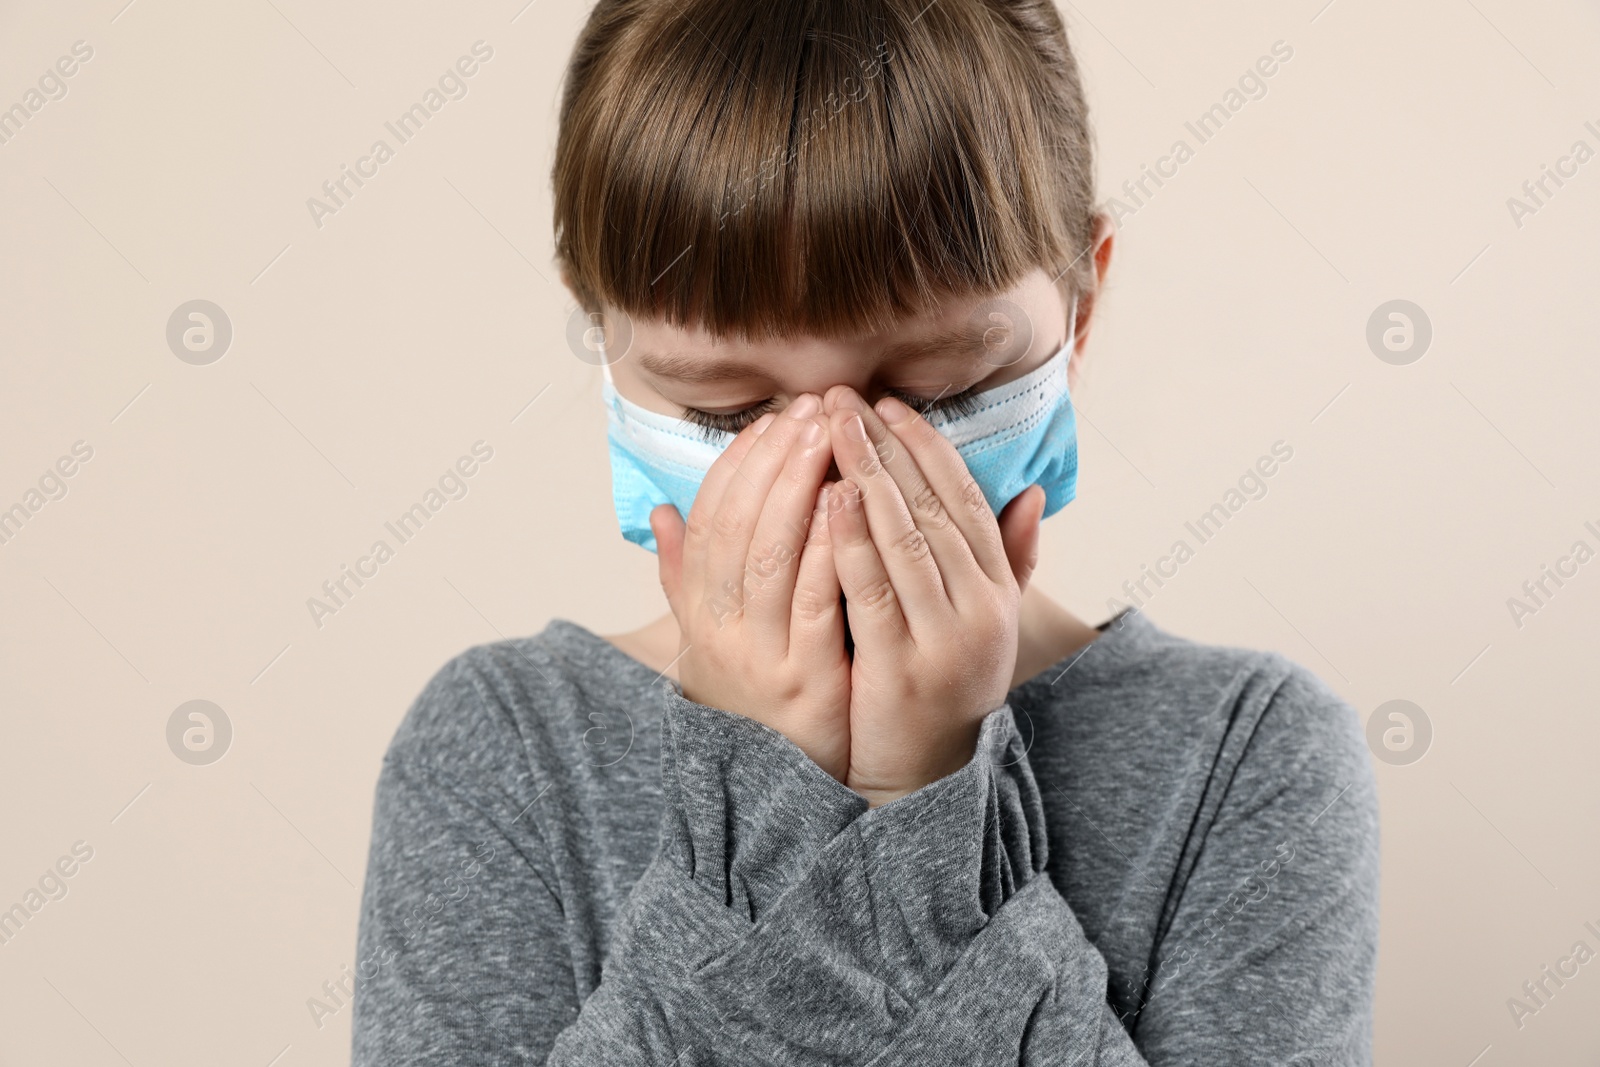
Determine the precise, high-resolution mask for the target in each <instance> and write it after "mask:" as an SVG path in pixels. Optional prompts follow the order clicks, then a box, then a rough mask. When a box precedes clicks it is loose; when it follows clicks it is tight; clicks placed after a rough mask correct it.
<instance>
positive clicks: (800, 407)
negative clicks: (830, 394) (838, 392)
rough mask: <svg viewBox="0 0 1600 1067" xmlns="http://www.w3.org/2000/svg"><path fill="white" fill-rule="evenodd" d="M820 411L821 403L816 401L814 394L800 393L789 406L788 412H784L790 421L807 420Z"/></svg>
mask: <svg viewBox="0 0 1600 1067" xmlns="http://www.w3.org/2000/svg"><path fill="white" fill-rule="evenodd" d="M821 410H822V401H821V400H818V399H817V395H816V394H815V393H801V394H800V395H799V396H797V397H795V398H794V403H792V404H790V405H789V410H788V411H786V412H784V414H786V415H788V416H789V417H790V418H791V419H809V418H810V417H811V416H813V415H815V414H816V413H817V412H819V411H821Z"/></svg>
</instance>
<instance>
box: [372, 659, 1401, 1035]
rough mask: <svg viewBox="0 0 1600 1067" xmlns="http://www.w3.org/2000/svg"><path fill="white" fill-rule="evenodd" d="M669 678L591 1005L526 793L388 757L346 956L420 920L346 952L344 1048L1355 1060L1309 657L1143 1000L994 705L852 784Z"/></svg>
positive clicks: (1247, 771) (1356, 941)
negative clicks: (646, 845) (1064, 855)
mask: <svg viewBox="0 0 1600 1067" xmlns="http://www.w3.org/2000/svg"><path fill="white" fill-rule="evenodd" d="M1313 681H1314V680H1313ZM661 699H663V700H664V701H665V707H664V714H663V719H662V730H663V734H662V754H661V770H662V790H663V798H662V799H663V806H662V812H661V822H660V836H659V843H658V847H657V850H656V853H655V855H654V857H653V858H652V860H651V862H650V864H649V865H648V867H647V868H646V870H645V872H644V874H643V876H642V877H641V878H640V880H639V881H638V883H637V884H636V885H635V886H634V887H633V890H632V892H631V894H630V895H629V896H628V898H627V900H626V902H625V903H624V905H623V908H622V912H621V914H620V915H619V917H618V922H617V925H616V928H615V930H614V933H613V937H612V940H611V943H610V946H609V951H608V954H607V956H606V959H605V963H604V966H603V976H602V981H601V983H600V985H599V987H598V988H597V989H596V990H595V991H594V992H593V993H592V994H591V995H590V996H589V997H588V998H587V999H586V1000H584V1001H583V1002H582V1003H581V1004H580V1003H577V1002H576V997H575V995H574V993H573V989H574V983H573V979H572V975H571V973H570V964H569V963H568V962H566V961H565V960H564V958H563V949H564V942H563V930H562V916H561V903H560V900H559V898H558V896H557V895H556V894H555V893H553V892H552V891H551V890H550V888H549V880H548V878H547V875H546V874H545V873H544V872H545V869H546V868H547V866H548V862H549V859H548V856H542V855H540V851H539V850H540V842H539V839H538V835H537V834H531V833H529V832H528V831H527V828H526V827H524V826H523V825H522V823H521V822H508V821H507V820H506V819H505V818H504V816H503V815H501V814H500V813H501V812H503V811H506V810H510V811H512V812H513V813H514V812H515V804H514V803H507V801H511V800H513V799H515V798H512V797H509V796H508V797H499V796H492V797H485V796H484V795H482V791H481V789H479V788H477V787H474V788H468V787H467V785H466V784H465V782H466V781H468V780H469V779H468V777H467V776H461V777H460V778H445V777H441V776H439V775H438V774H436V773H434V774H427V775H424V774H421V773H416V772H415V771H414V769H411V770H408V768H407V767H406V766H405V765H404V764H402V763H400V762H397V761H396V760H394V759H393V758H391V760H390V761H389V763H388V764H387V765H386V767H385V771H384V777H383V779H382V780H381V781H380V786H379V804H378V813H377V816H376V820H375V828H374V840H373V851H372V856H373V858H372V861H371V863H370V864H369V873H368V881H367V888H366V893H365V897H364V910H363V916H362V934H361V949H362V957H363V959H365V958H367V957H368V956H369V955H373V954H375V953H376V954H378V955H379V956H380V957H381V954H382V947H383V945H384V944H385V943H386V941H385V939H386V937H387V938H388V940H389V941H393V940H394V938H395V935H394V934H393V933H392V931H396V930H403V929H405V927H406V924H407V922H408V921H410V922H412V923H414V924H415V926H416V932H415V933H413V934H412V935H411V936H410V937H409V938H407V939H406V940H405V942H404V944H403V945H401V946H400V947H399V948H397V949H396V951H394V952H393V953H392V954H391V955H390V957H388V958H384V959H383V962H382V966H381V967H380V968H379V969H378V970H377V973H376V974H375V975H374V976H373V977H372V979H371V980H370V981H365V978H364V976H358V977H362V978H363V980H364V981H365V984H364V985H363V986H362V992H361V993H360V995H359V997H358V999H357V1012H356V1035H355V1041H356V1053H357V1054H356V1058H355V1062H356V1063H357V1064H368V1063H371V1064H376V1063H384V1064H386V1065H387V1064H408V1063H424V1062H451V1063H459V1064H476V1063H484V1064H487V1063H497V1062H501V1061H502V1059H503V1058H504V1057H506V1056H508V1055H510V1056H511V1057H512V1058H513V1059H516V1060H517V1061H518V1062H532V1063H541V1062H542V1063H547V1064H550V1065H569V1064H591V1063H616V1064H624V1065H635V1067H723V1065H729V1067H731V1065H734V1064H741V1065H743V1064H750V1063H762V1064H770V1065H773V1067H790V1065H792V1067H811V1065H817V1067H821V1065H824V1064H829V1065H832V1064H869V1065H871V1067H911V1065H919V1067H921V1065H934V1067H938V1065H944V1064H950V1065H955V1064H962V1065H975V1067H984V1065H990V1064H993V1065H996V1067H998V1065H1000V1064H1019V1063H1020V1064H1030V1065H1041V1067H1042V1065H1060V1067H1068V1065H1073V1067H1091V1065H1095V1064H1101V1065H1119V1067H1121V1065H1135V1064H1145V1063H1149V1064H1179V1063H1183V1064H1191V1063H1218V1064H1221V1063H1227V1064H1236V1063H1239V1064H1244V1063H1258V1062H1259V1063H1286V1062H1295V1063H1303V1064H1313V1063H1315V1064H1355V1063H1366V1062H1367V1054H1366V1051H1365V1050H1366V1043H1367V1027H1368V1025H1369V1023H1368V1018H1369V1016H1368V1011H1369V1007H1368V1004H1369V1001H1368V997H1369V995H1370V983H1371V972H1372V950H1373V940H1374V937H1375V922H1376V920H1375V871H1376V865H1375V864H1376V858H1375V855H1373V854H1372V853H1373V851H1374V849H1375V830H1374V828H1373V827H1372V826H1371V825H1370V819H1371V817H1372V814H1373V801H1372V794H1371V781H1370V770H1369V769H1367V764H1366V763H1365V761H1364V759H1362V760H1357V759H1355V758H1354V756H1355V754H1354V753H1353V751H1352V747H1351V746H1352V743H1353V744H1354V745H1356V746H1359V744H1360V741H1359V737H1358V736H1357V737H1355V738H1354V740H1353V742H1352V738H1351V737H1350V730H1349V726H1350V723H1349V722H1348V721H1347V717H1348V718H1349V719H1350V720H1353V713H1349V714H1348V716H1347V715H1346V713H1348V709H1344V708H1343V705H1342V704H1339V702H1338V701H1337V698H1334V697H1332V695H1331V694H1329V693H1327V692H1326V691H1324V690H1321V689H1319V688H1317V685H1316V684H1313V683H1312V682H1307V681H1306V680H1304V679H1297V680H1295V684H1292V685H1291V684H1286V685H1284V686H1283V687H1281V688H1280V692H1279V696H1278V697H1277V698H1275V700H1274V706H1273V707H1269V709H1268V711H1267V713H1265V714H1264V716H1263V719H1262V728H1261V729H1260V730H1258V736H1257V737H1255V738H1253V739H1252V741H1251V745H1250V748H1249V750H1248V751H1247V753H1246V755H1245V757H1244V758H1243V761H1242V763H1241V766H1240V768H1239V769H1238V770H1237V772H1236V773H1235V774H1234V776H1233V781H1232V783H1231V784H1229V786H1228V795H1227V797H1226V798H1225V799H1224V801H1223V803H1222V805H1221V808H1220V811H1219V814H1218V816H1217V818H1216V819H1215V820H1214V823H1213V825H1212V828H1211V829H1210V831H1209V836H1208V838H1207V840H1206V841H1205V843H1204V847H1203V848H1202V849H1200V852H1199V858H1198V860H1197V861H1196V862H1195V863H1194V865H1193V867H1192V869H1191V870H1190V871H1189V872H1188V874H1187V878H1186V882H1185V884H1184V885H1183V886H1182V887H1181V892H1178V893H1176V894H1175V901H1176V903H1175V906H1174V907H1173V908H1172V909H1171V914H1170V917H1169V918H1170V921H1169V922H1168V924H1167V928H1166V929H1165V930H1164V931H1163V932H1161V935H1160V936H1159V937H1158V938H1157V944H1156V949H1155V951H1154V952H1153V954H1152V964H1151V973H1150V974H1149V975H1148V976H1147V978H1146V984H1147V987H1148V990H1147V993H1146V995H1145V998H1144V1002H1143V1009H1142V1011H1141V1012H1140V1013H1139V1015H1138V1017H1137V1018H1135V1019H1129V1020H1122V1019H1119V1018H1118V1017H1117V1016H1116V1015H1115V1013H1114V1012H1113V1011H1112V1009H1111V1008H1110V1006H1109V1005H1108V1001H1107V996H1106V993H1107V966H1106V962H1105V960H1104V958H1103V957H1102V956H1101V955H1100V953H1099V952H1098V950H1096V948H1095V947H1094V945H1093V944H1092V943H1090V941H1089V940H1088V938H1087V937H1086V936H1085V934H1084V931H1083V929H1082V927H1081V926H1080V925H1079V923H1078V921H1077V918H1076V917H1075V915H1074V914H1073V911H1072V909H1071V908H1070V906H1069V905H1068V904H1067V903H1066V901H1065V900H1064V899H1063V898H1062V896H1061V895H1060V894H1059V893H1058V892H1057V891H1056V888H1055V886H1054V885H1053V884H1052V882H1051V880H1050V877H1049V875H1048V873H1047V872H1046V870H1045V862H1046V859H1047V847H1046V837H1045V832H1044V831H1045V826H1044V820H1043V805H1042V803H1041V800H1040V796H1039V792H1038V789H1037V786H1036V784H1035V781H1034V778H1033V774H1032V771H1031V769H1030V767H1029V763H1028V758H1027V753H1026V751H1025V748H1024V746H1023V744H1022V743H1021V739H1020V738H1019V736H1018V734H1017V731H1016V729H1015V726H1014V724H1013V720H1012V714H1011V709H1010V708H1009V706H1002V707H1000V708H998V709H996V710H995V711H993V712H991V713H990V714H989V715H988V716H987V717H986V718H985V719H984V722H983V727H982V730H981V732H980V736H979V742H978V745H977V746H976V750H975V752H974V754H973V756H972V758H971V760H969V761H968V763H967V764H966V765H964V766H963V767H962V768H961V769H960V770H958V771H956V772H955V773H954V774H951V775H949V776H947V777H946V778H943V779H941V780H939V781H937V782H934V783H932V784H930V785H928V786H925V787H924V788H922V789H919V790H917V791H916V792H913V793H911V794H908V795H907V796H904V797H901V798H899V799H898V800H896V801H894V802H892V803H890V804H887V805H885V806H883V807H881V808H876V809H872V810H867V808H866V803H865V801H864V800H863V799H862V798H861V797H859V796H858V795H856V794H855V793H853V792H852V791H850V790H849V789H847V788H846V787H844V786H843V785H841V784H840V783H839V782H837V781H835V780H834V779H832V778H831V777H829V776H828V775H827V774H825V773H824V772H822V771H821V769H820V768H818V767H817V766H816V765H815V764H813V763H812V762H811V761H810V760H809V759H808V758H807V757H806V756H805V755H804V753H803V752H802V751H801V750H800V749H799V748H798V747H797V746H795V745H794V744H793V743H791V742H790V741H789V740H788V739H787V738H785V737H784V736H783V735H782V734H780V733H778V732H777V731H774V730H771V729H769V728H767V727H765V726H763V725H761V724H759V723H756V722H754V721H753V720H750V719H747V718H744V717H742V716H738V715H733V714H731V713H728V712H724V711H720V710H716V709H713V708H708V707H705V706H702V705H699V704H697V703H695V702H693V701H690V700H687V699H685V698H684V697H683V696H682V695H681V693H678V692H676V691H675V690H673V689H664V690H662V697H661ZM1279 705H1281V707H1280V706H1279ZM1275 709H1276V710H1275ZM1341 709H1343V711H1341ZM1330 752H1331V753H1332V755H1331V757H1330V756H1329V753H1330ZM1341 778H1343V779H1347V780H1346V781H1344V782H1342V783H1341V782H1340V779H1341ZM1339 784H1342V785H1343V786H1344V792H1343V793H1340V794H1339V795H1338V799H1337V800H1335V802H1334V803H1333V804H1331V805H1330V804H1328V801H1329V800H1333V799H1334V794H1335V791H1336V789H1337V786H1338V785H1339ZM1324 806H1326V807H1325V810H1320V811H1319V809H1324ZM483 842H489V843H490V847H492V848H493V849H494V851H493V855H492V858H487V859H484V860H481V861H480V862H481V863H482V867H481V873H480V874H478V875H475V876H474V884H473V886H472V889H471V890H470V892H475V893H476V894H477V900H476V901H473V902H470V903H469V902H468V901H466V900H465V899H462V900H461V902H460V903H458V904H451V903H448V902H444V903H440V902H435V903H434V904H432V905H431V907H432V908H435V909H437V911H436V912H433V913H430V907H429V906H424V907H422V909H421V914H422V916H423V917H422V918H421V919H420V920H417V919H416V918H415V916H416V915H417V914H418V907H417V905H418V903H419V901H421V900H422V899H423V898H428V899H432V898H433V897H439V896H442V895H444V893H445V892H446V891H445V890H443V889H442V888H441V887H442V886H443V884H444V883H443V881H442V879H443V877H444V876H445V874H446V873H447V866H448V865H447V862H446V861H447V860H449V861H451V862H456V863H459V860H458V859H456V857H455V854H456V853H457V852H460V851H461V849H462V848H464V847H479V846H481V845H482V843H483ZM450 873H454V872H450ZM457 881H458V882H459V881H460V877H459V875H458V876H457ZM430 894H431V897H430V896H429V895H430ZM464 944H465V945H467V946H469V947H470V950H469V951H465V952H464V951H463V947H462V946H463V945H464ZM518 1057H520V1059H518ZM1297 1057H1299V1058H1297Z"/></svg>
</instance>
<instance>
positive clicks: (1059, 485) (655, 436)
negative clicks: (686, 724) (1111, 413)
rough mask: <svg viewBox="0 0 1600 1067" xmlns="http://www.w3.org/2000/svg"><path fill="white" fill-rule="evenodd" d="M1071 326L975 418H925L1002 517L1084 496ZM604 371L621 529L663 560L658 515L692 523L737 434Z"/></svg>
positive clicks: (1053, 508) (984, 397)
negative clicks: (668, 508)
mask: <svg viewBox="0 0 1600 1067" xmlns="http://www.w3.org/2000/svg"><path fill="white" fill-rule="evenodd" d="M1069 322H1070V325H1069V327H1068V329H1067V338H1068V340H1067V342H1066V343H1065V344H1063V345H1062V346H1061V348H1060V349H1058V350H1057V351H1056V353H1055V354H1054V355H1052V356H1051V357H1050V358H1049V359H1048V360H1046V361H1045V362H1044V363H1042V364H1040V365H1039V366H1038V367H1036V368H1034V369H1033V370H1031V371H1029V372H1028V373H1027V374H1025V375H1023V376H1022V377H1021V378H1017V379H1015V380H1013V381H1009V382H1006V383H1005V384H1004V385H998V386H996V387H994V388H993V389H987V390H984V391H983V392H981V393H978V394H977V395H976V396H975V397H974V402H975V403H976V410H974V411H972V412H971V413H969V414H957V413H954V412H946V411H933V412H930V413H929V414H928V415H927V416H926V418H927V420H928V422H929V424H931V425H932V426H933V427H934V429H936V430H938V431H939V432H940V433H941V434H943V435H944V436H945V437H946V438H947V439H948V440H949V441H950V443H951V444H953V445H954V446H955V449H956V452H957V453H959V454H960V456H961V458H962V459H963V460H965V461H966V464H967V469H968V470H969V471H971V472H972V477H973V480H974V481H976V482H977V483H978V486H979V487H980V488H981V489H982V490H983V495H984V497H985V498H986V499H987V500H988V501H989V506H990V508H991V509H993V511H994V513H995V514H996V515H998V514H999V513H1000V511H1001V509H1002V508H1004V507H1005V506H1006V505H1007V504H1008V503H1010V502H1011V501H1012V500H1013V499H1015V497H1016V496H1017V494H1018V493H1020V492H1022V491H1023V490H1024V489H1026V488H1027V487H1028V486H1030V485H1038V486H1039V487H1040V488H1042V489H1043V490H1044V495H1045V502H1044V514H1045V517H1046V518H1048V517H1049V516H1051V515H1054V514H1055V513H1056V512H1058V511H1060V510H1061V509H1062V508H1064V507H1066V506H1067V504H1068V503H1070V502H1071V501H1072V498H1073V497H1074V496H1075V495H1076V493H1077V488H1078V429H1077V421H1076V419H1075V418H1074V417H1073V412H1072V398H1071V396H1070V395H1069V394H1068V391H1067V361H1068V360H1069V359H1070V358H1071V355H1072V337H1073V336H1074V334H1075V333H1076V326H1077V302H1076V301H1074V302H1073V306H1072V314H1071V315H1070V316H1069ZM604 370H605V382H604V384H603V385H602V386H601V394H600V395H601V399H602V400H603V401H604V402H605V405H606V411H607V420H606V439H607V441H608V442H609V445H610V450H611V496H612V501H613V503H614V504H615V505H616V510H617V521H618V523H619V524H620V525H621V527H622V536H623V537H625V538H627V539H628V540H629V541H632V542H633V543H634V544H636V545H641V546H643V547H644V548H647V549H649V550H650V551H651V552H655V551H656V538H655V534H654V533H652V532H651V530H650V512H651V511H653V510H654V509H655V508H657V507H659V506H661V505H662V504H673V505H675V506H676V507H677V509H678V512H679V514H681V515H684V516H687V515H688V514H689V508H690V506H691V505H692V504H693V503H694V498H695V494H696V493H697V492H698V491H699V489H700V483H701V481H703V480H704V479H705V476H706V473H707V472H708V471H710V470H711V465H712V464H713V463H714V462H716V459H717V457H718V456H719V455H721V454H722V452H723V450H724V449H726V448H727V447H728V445H730V444H732V443H733V439H734V438H735V437H736V436H737V434H732V433H727V432H723V431H712V430H706V429H704V428H702V427H701V426H699V425H697V424H695V423H693V422H690V421H688V420H687V419H679V418H674V417H673V416H671V415H662V414H660V413H659V412H655V411H650V410H649V409H647V408H643V407H640V406H639V405H638V404H635V403H633V402H632V401H630V400H628V399H626V398H625V397H623V396H622V394H620V393H618V392H617V390H616V386H615V385H614V384H613V382H612V379H611V368H610V366H609V365H606V366H605V368H604Z"/></svg>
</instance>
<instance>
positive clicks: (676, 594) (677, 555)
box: [650, 504, 683, 625]
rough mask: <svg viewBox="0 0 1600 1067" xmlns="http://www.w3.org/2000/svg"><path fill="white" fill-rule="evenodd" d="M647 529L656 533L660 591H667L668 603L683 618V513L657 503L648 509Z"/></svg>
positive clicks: (680, 618)
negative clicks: (651, 508) (648, 521)
mask: <svg viewBox="0 0 1600 1067" xmlns="http://www.w3.org/2000/svg"><path fill="white" fill-rule="evenodd" d="M650 532H651V533H653V534H655V535H656V560H657V566H658V569H659V570H660V573H661V591H662V592H664V593H666V594H667V606H668V607H670V608H671V609H672V614H673V616H674V617H675V618H677V619H678V622H679V624H680V625H681V624H682V622H683V614H682V612H681V610H680V608H681V601H680V596H681V590H682V589H683V516H681V515H679V514H678V509H677V507H676V506H675V505H672V504H660V505H658V506H656V507H655V508H654V509H653V510H652V511H651V512H650Z"/></svg>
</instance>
